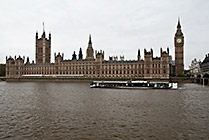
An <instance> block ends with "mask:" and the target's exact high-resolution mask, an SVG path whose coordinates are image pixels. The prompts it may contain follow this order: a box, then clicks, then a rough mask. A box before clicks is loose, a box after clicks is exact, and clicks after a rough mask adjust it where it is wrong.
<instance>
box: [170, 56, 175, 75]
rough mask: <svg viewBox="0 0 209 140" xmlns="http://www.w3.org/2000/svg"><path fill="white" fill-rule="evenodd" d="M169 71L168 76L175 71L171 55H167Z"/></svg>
mask: <svg viewBox="0 0 209 140" xmlns="http://www.w3.org/2000/svg"><path fill="white" fill-rule="evenodd" d="M169 73H170V76H173V77H174V76H175V75H176V73H175V60H172V56H171V55H170V56H169Z"/></svg>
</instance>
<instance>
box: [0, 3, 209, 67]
mask: <svg viewBox="0 0 209 140" xmlns="http://www.w3.org/2000/svg"><path fill="white" fill-rule="evenodd" d="M178 17H180V18H181V25H182V31H183V33H184V36H185V45H184V52H185V53H184V56H185V68H188V66H189V65H190V63H191V60H192V59H193V58H197V59H201V60H203V59H204V57H205V54H206V53H209V49H208V46H209V1H208V0H175V1H174V0H147V1H145V0H0V48H1V51H0V62H1V63H5V57H6V56H9V55H11V56H14V55H22V56H23V55H24V56H30V60H34V59H35V33H36V31H38V33H39V36H41V34H42V32H43V29H42V23H43V22H44V23H45V30H46V33H47V37H48V33H49V32H51V34H52V61H54V52H61V53H62V52H63V53H64V54H65V59H71V58H72V53H73V51H74V50H75V51H76V53H78V51H79V48H80V47H81V48H82V50H83V54H84V57H85V56H86V48H87V43H88V36H89V34H90V33H91V34H92V41H93V48H94V50H100V49H102V50H104V51H105V59H108V58H109V56H113V55H117V56H120V55H124V56H125V59H128V60H130V59H131V60H133V59H136V55H137V50H138V49H140V50H141V54H142V58H143V52H144V51H143V50H144V48H146V49H147V50H149V49H150V48H153V52H154V56H159V55H160V53H159V52H160V48H161V47H162V48H163V49H164V50H165V49H166V48H167V47H169V49H170V55H172V56H173V58H174V34H175V32H176V25H177V20H178Z"/></svg>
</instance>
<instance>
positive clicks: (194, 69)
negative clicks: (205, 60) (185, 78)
mask: <svg viewBox="0 0 209 140" xmlns="http://www.w3.org/2000/svg"><path fill="white" fill-rule="evenodd" d="M200 64H201V62H200V61H197V59H196V58H195V59H194V60H192V62H191V65H190V66H189V73H190V75H191V76H192V77H197V76H198V75H200V74H201V69H200Z"/></svg>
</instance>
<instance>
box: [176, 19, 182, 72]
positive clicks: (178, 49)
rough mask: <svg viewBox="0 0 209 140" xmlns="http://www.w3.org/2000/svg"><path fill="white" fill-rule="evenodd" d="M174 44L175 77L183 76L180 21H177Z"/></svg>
mask: <svg viewBox="0 0 209 140" xmlns="http://www.w3.org/2000/svg"><path fill="white" fill-rule="evenodd" d="M174 44H175V71H176V76H178V75H179V74H184V35H183V33H182V31H181V24H180V20H179V19H178V25H177V31H176V34H175V37H174Z"/></svg>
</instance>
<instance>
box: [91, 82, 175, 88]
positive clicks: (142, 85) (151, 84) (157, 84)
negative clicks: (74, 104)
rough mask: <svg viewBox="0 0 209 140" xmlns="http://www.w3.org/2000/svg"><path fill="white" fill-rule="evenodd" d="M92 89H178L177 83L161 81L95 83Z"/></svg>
mask: <svg viewBox="0 0 209 140" xmlns="http://www.w3.org/2000/svg"><path fill="white" fill-rule="evenodd" d="M90 87H91V88H122V89H123V88H125V89H177V88H178V84H177V83H170V82H161V81H156V82H154V81H150V82H149V81H93V82H91V84H90Z"/></svg>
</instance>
